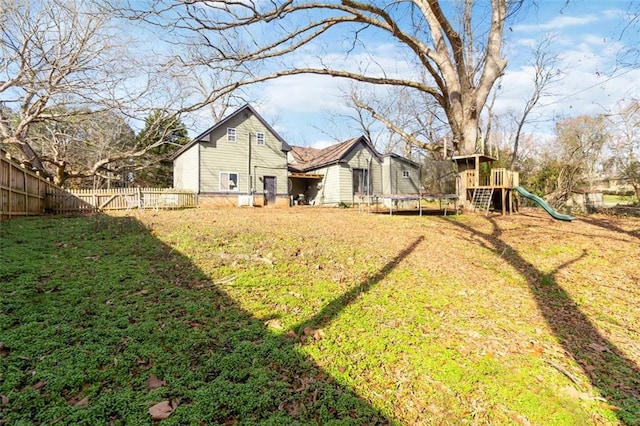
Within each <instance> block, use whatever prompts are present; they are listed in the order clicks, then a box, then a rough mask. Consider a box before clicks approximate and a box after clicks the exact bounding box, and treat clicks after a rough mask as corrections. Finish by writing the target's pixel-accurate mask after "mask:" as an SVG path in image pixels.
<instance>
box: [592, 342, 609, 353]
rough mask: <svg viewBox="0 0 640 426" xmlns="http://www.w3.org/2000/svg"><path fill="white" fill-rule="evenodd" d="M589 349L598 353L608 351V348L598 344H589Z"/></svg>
mask: <svg viewBox="0 0 640 426" xmlns="http://www.w3.org/2000/svg"><path fill="white" fill-rule="evenodd" d="M589 347H590V348H591V349H593V350H595V351H598V352H607V351H608V350H609V348H607V347H606V346H603V345H601V344H599V343H595V342H594V343H589Z"/></svg>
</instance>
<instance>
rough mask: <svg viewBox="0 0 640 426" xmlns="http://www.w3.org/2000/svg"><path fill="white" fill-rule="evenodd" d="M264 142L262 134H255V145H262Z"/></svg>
mask: <svg viewBox="0 0 640 426" xmlns="http://www.w3.org/2000/svg"><path fill="white" fill-rule="evenodd" d="M264 140H265V137H264V133H262V132H258V133H256V144H257V145H264Z"/></svg>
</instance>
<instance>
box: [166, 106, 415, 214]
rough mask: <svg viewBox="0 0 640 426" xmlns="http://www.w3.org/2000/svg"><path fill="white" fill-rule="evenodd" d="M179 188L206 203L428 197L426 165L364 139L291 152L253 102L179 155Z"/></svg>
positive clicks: (175, 175) (176, 171)
mask: <svg viewBox="0 0 640 426" xmlns="http://www.w3.org/2000/svg"><path fill="white" fill-rule="evenodd" d="M173 186H174V188H181V189H190V190H193V191H195V192H196V193H197V194H198V204H199V205H201V206H207V205H211V206H245V205H247V206H289V205H291V202H293V204H313V205H318V206H321V205H328V206H335V205H339V204H341V203H344V204H348V205H351V204H354V203H360V202H364V201H371V200H372V199H373V198H375V197H381V198H384V196H385V195H395V194H418V193H420V167H419V165H418V164H417V163H414V162H412V161H410V160H408V159H406V158H404V157H401V156H399V155H396V154H386V155H381V154H380V153H378V152H377V151H376V150H375V148H374V147H373V146H372V145H371V142H369V140H368V139H367V138H366V137H364V136H360V137H357V138H353V139H349V140H347V141H344V142H341V143H338V144H335V145H332V146H330V147H327V148H324V149H316V148H310V147H300V146H294V147H291V146H289V145H288V144H287V143H286V142H285V141H284V140H283V139H282V137H280V136H279V135H278V133H277V132H276V131H275V130H274V129H273V128H272V127H271V126H270V125H269V124H268V123H267V122H266V121H265V120H264V119H263V118H262V117H261V116H260V114H258V113H257V111H256V110H255V109H253V107H251V106H250V105H248V104H247V105H245V106H243V107H241V108H240V109H238V110H237V111H235V112H233V113H232V114H230V115H229V116H228V117H226V118H224V119H223V120H221V121H220V122H219V123H217V124H215V125H214V126H212V127H210V128H209V129H207V130H206V131H204V132H202V133H201V134H200V135H198V136H197V137H195V138H194V139H193V140H191V141H190V142H189V143H188V144H187V145H185V146H184V147H182V148H181V149H180V150H179V151H178V152H176V154H174V156H173Z"/></svg>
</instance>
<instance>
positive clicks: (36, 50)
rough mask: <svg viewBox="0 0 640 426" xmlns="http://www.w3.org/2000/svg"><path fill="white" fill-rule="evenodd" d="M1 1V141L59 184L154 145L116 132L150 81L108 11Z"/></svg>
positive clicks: (108, 168) (55, 1)
mask: <svg viewBox="0 0 640 426" xmlns="http://www.w3.org/2000/svg"><path fill="white" fill-rule="evenodd" d="M0 5H1V8H0V9H1V10H2V12H0V27H1V28H2V32H1V34H0V104H1V106H2V108H0V145H2V146H4V147H5V148H7V149H9V150H10V151H11V152H12V153H13V154H15V155H17V156H19V157H20V159H21V161H22V162H23V164H25V165H28V166H29V167H31V168H32V169H34V170H37V171H39V172H41V173H43V174H44V175H46V176H49V177H52V178H53V180H54V182H55V183H57V184H59V185H62V184H64V183H65V181H66V180H67V179H69V178H83V177H88V176H93V175H96V174H103V175H105V174H113V173H114V172H115V169H114V167H115V164H116V163H117V162H122V161H124V160H127V161H129V160H137V159H143V158H144V157H145V155H146V154H147V153H148V152H149V151H150V150H152V149H153V148H154V147H155V146H156V145H155V144H150V143H149V142H148V141H140V140H136V141H135V143H131V141H132V139H131V138H129V137H125V136H126V135H128V132H120V128H121V127H123V128H124V127H127V128H128V124H126V123H125V122H124V117H125V114H130V115H135V113H134V111H133V110H135V109H136V108H137V105H141V103H143V102H144V101H143V99H142V98H143V95H145V94H149V93H151V89H150V85H151V84H152V83H153V82H154V80H153V79H147V78H146V75H145V74H144V73H145V71H146V70H145V68H144V67H142V66H141V63H140V61H138V60H137V58H136V57H134V56H133V55H129V49H128V47H127V45H128V42H129V40H125V39H124V38H123V37H122V32H121V31H119V29H118V28H117V27H115V26H113V24H112V22H111V17H110V16H109V15H108V14H106V13H104V11H103V10H100V9H98V8H97V7H96V6H95V4H94V2H89V1H83V0H77V1H67V0H51V1H47V2H34V1H29V0H11V1H9V0H0ZM137 56H138V58H139V57H140V54H138V55H137ZM134 72H135V73H134ZM157 78H160V77H157ZM165 87H166V85H165ZM154 106H157V105H154ZM144 108H149V106H145V107H144ZM144 108H143V109H144ZM147 110H148V109H147ZM138 112H139V111H138ZM118 116H119V118H118ZM116 135H120V136H122V137H123V138H124V139H122V140H114V137H115V136H116ZM160 143H164V142H156V144H160ZM88 152H90V154H89V153H88ZM89 159H92V161H91V162H88V161H89ZM143 164H144V162H141V163H139V164H138V166H139V167H142V166H143ZM134 167H136V165H135V161H134Z"/></svg>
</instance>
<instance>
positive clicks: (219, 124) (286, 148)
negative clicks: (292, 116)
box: [171, 104, 291, 160]
mask: <svg viewBox="0 0 640 426" xmlns="http://www.w3.org/2000/svg"><path fill="white" fill-rule="evenodd" d="M246 111H248V112H250V113H251V114H253V115H254V116H255V117H256V118H257V119H258V120H259V121H260V123H262V125H263V126H264V127H266V128H267V129H268V130H269V131H270V132H271V133H272V134H273V135H274V136H275V137H276V139H277V140H278V141H280V143H281V148H280V150H281V151H284V152H288V151H291V146H289V144H288V143H287V142H285V140H284V139H283V138H282V137H281V136H280V135H279V134H278V132H276V131H275V130H274V129H273V127H271V126H270V125H269V123H267V122H266V120H265V119H264V118H262V116H261V115H260V114H258V111H256V110H255V109H254V108H253V107H252V106H251V105H249V104H245V105H243V106H241V107H240V108H238V109H237V110H235V111H234V112H232V113H231V114H229V115H228V116H226V117H225V118H223V119H222V120H220V121H218V122H217V123H216V124H214V125H213V126H211V127H209V128H208V129H207V130H205V131H204V132H202V133H200V134H199V135H198V136H196V137H195V138H193V139H192V140H191V141H190V142H189V143H187V144H186V145H184V146H183V147H182V148H180V149H179V150H178V151H177V152H176V153H175V154H173V156H172V157H171V160H175V159H176V158H178V157H179V156H180V155H181V154H182V153H183V152H184V151H186V150H188V149H189V148H191V147H192V146H193V145H195V144H197V143H198V142H200V140H201V139H202V138H203V137H204V136H206V135H207V134H209V133H211V132H213V131H214V130H216V129H217V128H219V127H223V126H225V125H226V124H227V123H228V122H229V121H231V120H233V119H234V118H236V117H237V116H239V115H240V114H242V113H243V112H246Z"/></svg>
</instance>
